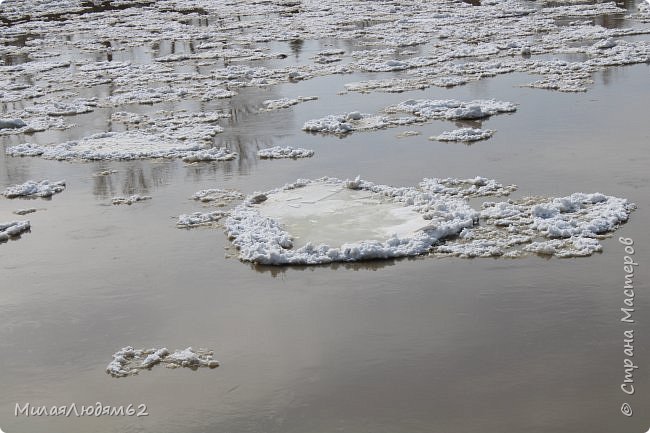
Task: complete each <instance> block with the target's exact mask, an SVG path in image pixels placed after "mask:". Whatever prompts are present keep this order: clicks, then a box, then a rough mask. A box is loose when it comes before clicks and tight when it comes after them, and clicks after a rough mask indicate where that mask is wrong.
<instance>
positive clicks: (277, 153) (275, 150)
mask: <svg viewBox="0 0 650 433" xmlns="http://www.w3.org/2000/svg"><path fill="white" fill-rule="evenodd" d="M257 156H258V157H260V158H262V159H281V158H294V159H295V158H309V157H311V156H314V151H313V150H309V149H303V148H300V147H291V146H287V147H282V146H274V147H269V148H268V149H261V150H259V151H258V152H257Z"/></svg>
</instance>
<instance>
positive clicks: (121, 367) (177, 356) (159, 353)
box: [106, 346, 219, 377]
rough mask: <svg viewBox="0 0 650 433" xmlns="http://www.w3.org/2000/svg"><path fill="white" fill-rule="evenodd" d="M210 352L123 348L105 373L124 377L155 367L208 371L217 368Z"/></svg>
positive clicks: (217, 363) (217, 362) (189, 349)
mask: <svg viewBox="0 0 650 433" xmlns="http://www.w3.org/2000/svg"><path fill="white" fill-rule="evenodd" d="M213 355H214V352H213V351H211V350H194V349H192V348H191V347H188V348H187V349H183V350H176V351H174V352H170V351H169V350H167V348H164V347H163V348H160V349H156V348H153V349H134V348H133V347H131V346H127V347H123V348H122V349H120V350H118V351H117V352H115V354H113V360H112V361H111V362H110V363H109V364H108V366H106V373H107V374H110V375H111V376H113V377H126V376H132V375H134V374H138V373H139V372H140V371H141V370H150V369H151V368H152V367H154V366H156V365H159V364H161V365H164V366H165V367H167V368H179V367H187V368H191V369H192V370H196V369H198V368H201V367H208V368H210V369H212V368H216V367H218V366H219V361H217V360H216V359H214V358H213Z"/></svg>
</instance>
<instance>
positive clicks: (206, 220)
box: [176, 210, 227, 228]
mask: <svg viewBox="0 0 650 433" xmlns="http://www.w3.org/2000/svg"><path fill="white" fill-rule="evenodd" d="M226 215H227V213H226V212H224V211H220V210H216V211H213V212H205V213H203V212H194V213H192V214H189V215H187V214H182V215H179V217H178V222H177V223H176V225H177V226H178V227H182V228H189V227H198V226H202V225H208V224H211V223H213V222H216V221H219V220H220V219H221V218H223V217H224V216H226Z"/></svg>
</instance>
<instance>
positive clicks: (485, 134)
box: [429, 128, 494, 142]
mask: <svg viewBox="0 0 650 433" xmlns="http://www.w3.org/2000/svg"><path fill="white" fill-rule="evenodd" d="M492 135H494V131H493V130H491V129H479V128H460V129H454V130H453V131H445V132H443V133H442V134H440V135H437V136H435V137H429V139H430V140H437V141H465V142H470V141H479V140H486V139H488V138H490V137H492Z"/></svg>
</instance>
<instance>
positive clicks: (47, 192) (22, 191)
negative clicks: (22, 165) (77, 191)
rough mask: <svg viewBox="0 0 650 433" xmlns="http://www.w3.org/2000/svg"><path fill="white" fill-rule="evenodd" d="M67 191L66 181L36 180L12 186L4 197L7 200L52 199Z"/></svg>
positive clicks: (4, 193)
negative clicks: (21, 198) (24, 198)
mask: <svg viewBox="0 0 650 433" xmlns="http://www.w3.org/2000/svg"><path fill="white" fill-rule="evenodd" d="M64 189H65V181H64V180H60V181H58V182H50V181H49V180H42V181H40V182H37V181H35V180H28V181H27V182H25V183H23V184H20V185H12V186H9V187H7V188H6V189H5V190H4V192H3V193H2V195H4V196H5V197H7V198H16V197H52V196H53V195H54V194H57V193H60V192H61V191H63V190H64Z"/></svg>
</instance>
